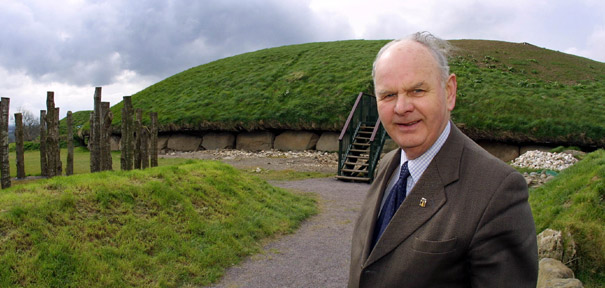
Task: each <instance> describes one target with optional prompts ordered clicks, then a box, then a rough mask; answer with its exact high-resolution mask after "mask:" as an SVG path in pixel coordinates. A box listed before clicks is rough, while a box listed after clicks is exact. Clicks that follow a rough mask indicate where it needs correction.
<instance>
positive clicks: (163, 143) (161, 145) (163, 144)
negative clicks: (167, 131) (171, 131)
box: [158, 136, 170, 151]
mask: <svg viewBox="0 0 605 288" xmlns="http://www.w3.org/2000/svg"><path fill="white" fill-rule="evenodd" d="M168 139H170V137H169V136H158V151H162V150H164V149H166V148H167V147H168Z"/></svg>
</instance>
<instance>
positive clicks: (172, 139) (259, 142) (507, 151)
mask: <svg viewBox="0 0 605 288" xmlns="http://www.w3.org/2000/svg"><path fill="white" fill-rule="evenodd" d="M339 135H340V133H337V132H321V131H291V130H289V131H281V132H272V131H256V132H242V133H234V132H200V133H198V134H193V133H190V134H184V133H175V134H161V135H160V136H159V137H158V149H159V150H160V151H163V152H166V151H196V150H215V149H238V150H248V151H260V150H270V149H275V150H282V151H302V150H318V151H325V152H337V151H338V136H339ZM119 141H120V138H119V136H113V137H112V149H113V150H117V149H118V148H119ZM478 144H479V145H481V146H482V147H483V148H484V149H485V150H487V151H488V152H490V153H491V154H492V155H494V156H496V157H498V158H500V159H501V160H503V161H505V162H508V161H511V160H513V159H515V158H517V157H519V155H521V154H523V153H524V152H526V151H528V150H542V151H548V150H550V149H551V148H550V147H545V146H535V145H529V146H520V145H512V144H506V143H495V142H486V141H479V142H478ZM397 148H398V146H397V144H396V143H395V142H393V140H391V139H387V140H386V142H385V145H384V147H383V152H388V151H391V150H393V149H397Z"/></svg>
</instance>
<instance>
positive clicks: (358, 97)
mask: <svg viewBox="0 0 605 288" xmlns="http://www.w3.org/2000/svg"><path fill="white" fill-rule="evenodd" d="M363 94H364V93H363V92H359V95H357V99H356V100H355V104H353V108H351V113H349V116H348V117H347V121H346V122H345V125H344V126H343V127H342V130H341V131H340V136H338V141H341V140H342V138H344V137H345V134H346V132H347V130H348V129H349V125H351V120H352V119H353V115H354V114H355V111H357V106H359V102H361V97H363Z"/></svg>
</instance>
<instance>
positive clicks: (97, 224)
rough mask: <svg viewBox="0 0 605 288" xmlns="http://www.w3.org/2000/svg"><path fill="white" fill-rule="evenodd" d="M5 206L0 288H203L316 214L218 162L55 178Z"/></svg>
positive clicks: (309, 205) (21, 190)
mask: <svg viewBox="0 0 605 288" xmlns="http://www.w3.org/2000/svg"><path fill="white" fill-rule="evenodd" d="M0 207H1V208H0V287H23V286H27V287H181V286H203V285H207V284H209V283H211V282H213V281H216V280H217V279H218V278H219V277H220V276H221V275H222V273H223V271H224V269H225V268H226V267H229V266H231V265H234V264H236V263H238V262H239V261H240V260H241V259H242V257H244V256H246V255H250V254H251V253H255V252H257V251H258V250H259V248H260V244H259V243H260V242H262V239H265V238H267V237H270V236H271V235H275V234H279V233H288V232H291V231H292V230H293V229H295V228H296V227H297V225H298V224H299V223H300V221H302V220H303V219H305V218H306V217H308V216H310V215H312V214H314V213H316V211H317V210H316V206H315V200H314V199H313V198H312V197H309V196H305V195H298V194H292V193H289V192H287V191H285V190H283V189H279V188H275V187H273V186H270V185H269V184H267V183H266V182H265V181H263V180H261V179H259V178H257V177H253V176H250V175H247V174H245V173H241V172H239V171H238V170H236V169H234V168H233V167H231V166H228V165H226V164H222V163H220V162H215V161H188V163H187V164H183V165H180V166H165V167H156V168H152V169H147V170H144V171H140V170H136V171H128V172H101V173H93V174H82V175H75V176H70V177H55V178H52V179H49V180H43V181H40V182H37V183H34V184H27V185H20V186H17V187H13V188H10V189H6V190H0Z"/></svg>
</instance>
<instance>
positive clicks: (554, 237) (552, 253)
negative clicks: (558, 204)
mask: <svg viewBox="0 0 605 288" xmlns="http://www.w3.org/2000/svg"><path fill="white" fill-rule="evenodd" d="M537 239H538V259H542V258H553V259H557V260H559V261H560V260H563V237H562V236H561V231H556V230H552V229H546V230H544V231H542V233H540V234H538V236H537Z"/></svg>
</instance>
